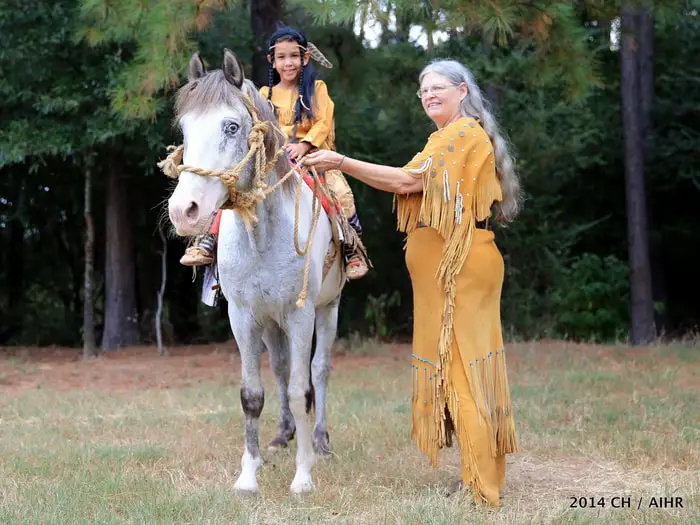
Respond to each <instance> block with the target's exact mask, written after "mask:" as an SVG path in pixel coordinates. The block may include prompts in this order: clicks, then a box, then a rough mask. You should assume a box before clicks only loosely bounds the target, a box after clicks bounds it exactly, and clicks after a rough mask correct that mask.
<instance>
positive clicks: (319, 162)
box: [302, 149, 345, 171]
mask: <svg viewBox="0 0 700 525" xmlns="http://www.w3.org/2000/svg"><path fill="white" fill-rule="evenodd" d="M344 158H345V155H341V154H340V153H337V152H335V151H331V150H328V149H319V150H317V151H314V152H313V153H310V154H309V155H307V156H306V157H304V160H303V162H302V164H303V165H304V166H311V167H314V168H316V169H317V170H319V171H327V170H336V169H339V168H340V165H341V163H342V162H343V159H344Z"/></svg>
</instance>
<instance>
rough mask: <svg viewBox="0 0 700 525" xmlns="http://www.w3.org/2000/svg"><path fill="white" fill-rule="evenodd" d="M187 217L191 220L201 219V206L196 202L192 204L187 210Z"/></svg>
mask: <svg viewBox="0 0 700 525" xmlns="http://www.w3.org/2000/svg"><path fill="white" fill-rule="evenodd" d="M185 216H186V217H187V218H188V219H190V220H193V221H196V220H197V218H198V217H199V206H197V203H196V202H194V201H192V202H190V205H189V206H187V208H186V209H185Z"/></svg>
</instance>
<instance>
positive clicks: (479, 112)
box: [419, 59, 522, 222]
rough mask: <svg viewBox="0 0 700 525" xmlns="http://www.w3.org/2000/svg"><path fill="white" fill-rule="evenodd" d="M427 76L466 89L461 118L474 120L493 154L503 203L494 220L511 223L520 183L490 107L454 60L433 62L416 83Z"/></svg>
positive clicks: (519, 192) (467, 71)
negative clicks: (434, 74) (491, 146)
mask: <svg viewBox="0 0 700 525" xmlns="http://www.w3.org/2000/svg"><path fill="white" fill-rule="evenodd" d="M428 73H437V74H439V75H442V76H444V77H446V78H447V79H449V81H450V82H451V83H452V84H454V85H455V86H458V85H459V84H461V83H462V82H464V83H465V84H466V85H467V96H466V97H464V99H463V100H462V103H461V105H460V111H461V114H462V116H463V117H471V118H473V119H475V120H477V121H478V122H479V123H480V124H481V126H482V127H483V128H484V131H485V132H486V134H487V135H488V136H489V138H490V139H491V143H492V144H493V152H494V156H495V158H496V174H497V176H498V178H499V179H500V181H501V185H502V191H503V200H501V201H500V202H497V203H496V204H495V205H494V208H496V211H497V219H499V220H501V221H503V222H510V221H512V220H513V219H514V218H515V217H516V216H517V214H518V212H519V211H520V203H521V200H522V193H521V188H520V180H519V178H518V174H517V173H516V171H515V161H514V160H513V157H512V156H511V154H510V144H509V143H508V139H507V137H506V136H505V135H504V134H502V133H501V132H500V131H499V129H498V123H497V122H496V118H495V117H494V116H493V113H492V112H491V110H490V105H489V103H488V101H487V100H485V99H484V97H483V96H482V94H481V90H480V89H479V86H477V84H476V81H475V80H474V75H473V74H472V72H471V71H469V69H467V68H466V67H465V66H464V65H462V64H461V63H459V62H457V61H456V60H450V59H439V60H434V61H433V62H431V63H430V64H428V65H427V66H425V68H423V71H421V74H420V76H419V82H422V81H423V77H425V75H427V74H428Z"/></svg>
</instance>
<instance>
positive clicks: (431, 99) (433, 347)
mask: <svg viewBox="0 0 700 525" xmlns="http://www.w3.org/2000/svg"><path fill="white" fill-rule="evenodd" d="M418 97H419V98H420V99H421V102H422V105H423V109H424V110H425V112H426V114H427V115H428V117H430V118H431V119H432V121H433V122H434V123H435V125H436V126H437V128H438V130H437V131H435V132H434V133H433V134H432V135H431V136H430V138H429V139H428V142H427V144H426V146H425V148H424V149H423V151H421V152H420V153H418V154H417V155H416V156H415V157H414V158H413V159H412V160H411V161H410V162H409V163H408V164H407V165H406V166H404V167H403V168H395V167H388V166H380V165H376V164H371V163H368V162H363V161H359V160H356V159H352V158H349V157H346V156H345V155H340V154H338V153H336V152H333V151H327V150H323V151H321V150H319V151H317V152H314V153H310V154H309V155H307V156H306V157H305V158H304V159H303V163H304V164H305V165H306V166H313V167H315V168H317V169H320V170H325V169H330V168H337V169H341V170H342V171H344V172H345V173H347V174H348V175H351V176H353V177H355V178H356V179H358V180H360V181H362V182H364V183H365V184H368V185H370V186H372V187H374V188H377V189H379V190H383V191H387V192H392V193H394V194H395V204H396V208H397V216H398V229H399V230H400V231H403V232H405V233H406V234H407V235H408V238H407V243H406V264H407V266H408V270H409V273H410V276H411V281H412V286H413V295H414V332H413V352H414V353H413V355H412V380H413V396H412V435H413V438H414V440H415V441H416V443H417V445H418V447H419V448H420V449H421V450H422V451H423V452H425V453H426V454H427V455H428V457H429V458H430V461H431V463H432V464H433V465H435V466H437V459H438V452H439V450H440V449H441V448H443V447H445V446H451V441H452V433H453V432H454V433H455V435H456V437H457V442H458V444H459V447H460V451H461V455H462V481H463V483H464V484H465V485H467V484H468V485H469V486H471V488H472V491H473V494H474V497H475V499H476V500H477V501H480V502H485V503H487V504H489V505H492V506H500V490H501V489H502V488H503V487H504V486H505V455H506V454H508V453H512V452H516V451H517V440H516V433H515V426H514V421H513V415H512V406H511V400H510V387H509V384H508V376H507V373H506V363H505V350H504V348H503V338H502V333H501V318H500V298H501V288H502V284H503V275H504V264H503V258H502V257H501V254H500V252H499V250H498V248H497V247H496V244H495V242H494V234H493V232H491V231H489V230H488V229H487V226H488V219H489V217H490V216H491V213H492V209H493V210H494V211H495V212H496V218H497V219H498V220H499V221H501V222H509V221H511V220H512V219H513V218H514V217H515V216H516V214H517V212H518V209H519V203H520V186H519V182H518V177H517V175H516V173H515V167H514V163H513V160H512V158H511V156H510V154H509V152H508V146H507V143H506V140H505V138H504V137H503V136H502V134H501V133H500V132H499V130H498V126H497V124H496V121H495V119H494V117H493V116H492V114H491V113H490V112H489V111H488V109H487V108H486V106H485V103H484V101H483V99H482V95H481V92H480V90H479V88H478V86H477V85H476V83H475V81H474V79H473V76H472V74H471V73H470V72H469V70H467V69H466V68H465V67H464V66H463V65H462V64H460V63H459V62H456V61H454V60H438V61H435V62H433V63H431V64H429V65H428V66H427V67H426V68H425V69H424V70H423V71H422V72H421V74H420V89H419V90H418Z"/></svg>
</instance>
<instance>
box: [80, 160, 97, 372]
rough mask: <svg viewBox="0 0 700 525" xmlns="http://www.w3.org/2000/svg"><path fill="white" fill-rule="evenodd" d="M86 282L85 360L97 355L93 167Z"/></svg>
mask: <svg viewBox="0 0 700 525" xmlns="http://www.w3.org/2000/svg"><path fill="white" fill-rule="evenodd" d="M88 162H89V161H88ZM84 213H85V281H84V283H83V290H84V292H83V359H92V358H93V357H95V356H96V355H97V343H96V342H95V305H94V299H93V294H92V283H93V282H94V273H95V271H94V270H95V268H94V250H95V224H94V222H93V220H92V167H91V166H90V165H89V164H88V165H87V166H86V167H85V211H84Z"/></svg>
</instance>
